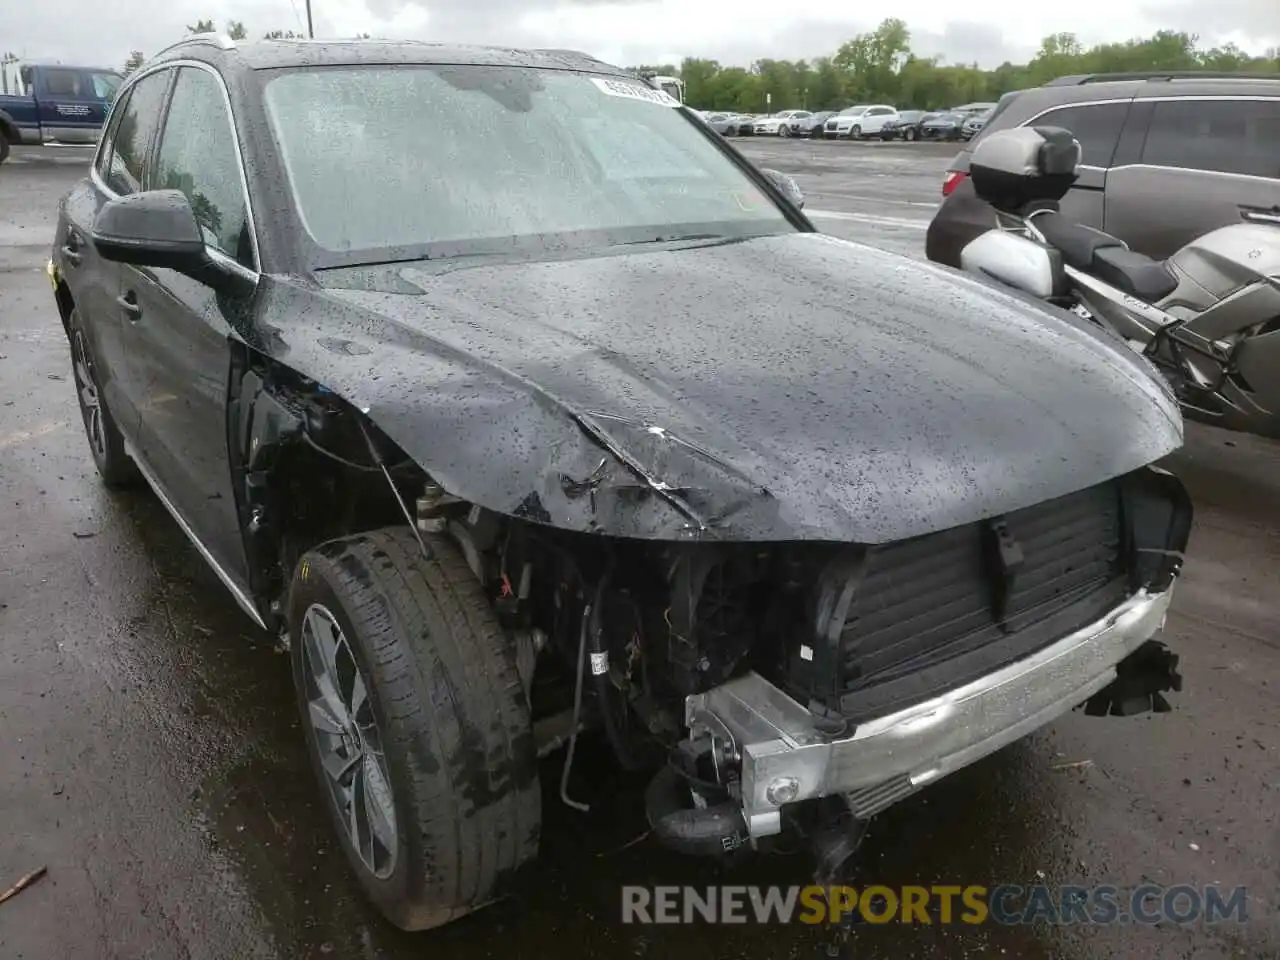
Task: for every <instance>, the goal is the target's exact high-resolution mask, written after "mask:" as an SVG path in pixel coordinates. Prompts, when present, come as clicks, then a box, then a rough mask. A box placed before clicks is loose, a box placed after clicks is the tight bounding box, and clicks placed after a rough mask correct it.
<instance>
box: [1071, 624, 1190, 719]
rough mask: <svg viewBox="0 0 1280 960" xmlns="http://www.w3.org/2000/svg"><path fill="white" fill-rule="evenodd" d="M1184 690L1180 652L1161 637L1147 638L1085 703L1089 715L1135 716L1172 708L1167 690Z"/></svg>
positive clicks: (1174, 691)
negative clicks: (1108, 682) (1180, 671)
mask: <svg viewBox="0 0 1280 960" xmlns="http://www.w3.org/2000/svg"><path fill="white" fill-rule="evenodd" d="M1181 690H1182V674H1181V673H1179V672H1178V655H1177V654H1176V653H1173V652H1172V651H1170V650H1169V648H1168V647H1166V646H1165V645H1164V644H1163V643H1161V642H1160V641H1159V640H1148V641H1147V642H1146V643H1144V644H1143V645H1142V646H1140V647H1138V649H1137V650H1135V651H1133V653H1131V654H1129V656H1127V657H1125V658H1124V659H1123V660H1121V661H1120V663H1119V664H1117V665H1116V679H1115V680H1113V681H1112V682H1111V683H1110V684H1109V685H1108V686H1106V687H1104V688H1103V689H1102V690H1099V691H1098V692H1097V693H1095V694H1094V695H1093V696H1092V697H1090V698H1089V699H1088V700H1087V701H1085V704H1084V712H1085V714H1086V715H1087V716H1090V717H1107V716H1110V717H1133V716H1137V715H1138V714H1142V713H1146V712H1147V711H1151V712H1153V713H1168V712H1169V711H1171V710H1172V709H1173V707H1172V706H1170V705H1169V701H1168V700H1166V699H1165V697H1164V694H1165V693H1170V692H1172V693H1178V692H1180V691H1181Z"/></svg>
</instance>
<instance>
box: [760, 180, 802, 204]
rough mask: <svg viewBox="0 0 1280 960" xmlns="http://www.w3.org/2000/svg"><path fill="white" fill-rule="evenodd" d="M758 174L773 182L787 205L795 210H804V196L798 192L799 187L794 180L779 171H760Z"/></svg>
mask: <svg viewBox="0 0 1280 960" xmlns="http://www.w3.org/2000/svg"><path fill="white" fill-rule="evenodd" d="M760 172H761V173H763V174H764V175H765V176H766V177H768V178H769V179H770V180H772V181H773V185H774V186H775V187H777V188H778V190H780V191H781V192H782V195H783V196H784V197H786V198H787V202H788V203H790V204H791V205H792V206H793V207H795V208H796V209H797V210H803V209H804V194H803V193H801V192H800V185H799V184H798V183H796V182H795V180H794V179H792V178H791V177H788V176H787V175H786V174H785V173H783V172H781V171H780V170H761V171H760Z"/></svg>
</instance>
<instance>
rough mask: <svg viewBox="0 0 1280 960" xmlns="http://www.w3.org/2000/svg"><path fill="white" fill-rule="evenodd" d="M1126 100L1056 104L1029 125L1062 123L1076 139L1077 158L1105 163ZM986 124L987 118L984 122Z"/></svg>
mask: <svg viewBox="0 0 1280 960" xmlns="http://www.w3.org/2000/svg"><path fill="white" fill-rule="evenodd" d="M1128 112H1129V104H1128V102H1125V103H1096V104H1080V105H1078V106H1073V107H1058V108H1057V109H1055V110H1050V111H1048V112H1047V113H1044V114H1042V115H1041V116H1039V117H1037V118H1036V119H1035V120H1032V121H1028V123H1027V126H1029V127H1032V126H1034V127H1062V128H1063V129H1065V130H1070V131H1071V134H1072V136H1074V137H1075V138H1076V139H1077V140H1079V141H1080V149H1081V152H1082V154H1083V155H1082V157H1081V160H1080V162H1081V163H1085V164H1088V165H1089V166H1092V167H1109V166H1111V158H1112V156H1114V155H1115V152H1116V144H1117V143H1119V142H1120V131H1121V130H1123V129H1124V118H1125V116H1126V115H1127V114H1128ZM988 126H990V122H988Z"/></svg>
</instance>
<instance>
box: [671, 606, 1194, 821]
mask: <svg viewBox="0 0 1280 960" xmlns="http://www.w3.org/2000/svg"><path fill="white" fill-rule="evenodd" d="M1172 593H1173V590H1172V587H1170V588H1169V589H1167V590H1165V591H1163V592H1161V593H1155V594H1152V593H1147V592H1145V591H1139V592H1138V593H1136V594H1134V595H1133V596H1132V597H1130V598H1129V599H1128V600H1126V601H1125V602H1124V603H1122V604H1120V605H1119V606H1118V607H1116V608H1115V609H1114V610H1112V611H1111V612H1110V613H1108V614H1107V615H1106V616H1105V617H1103V618H1102V619H1100V620H1098V621H1096V622H1094V623H1092V624H1089V625H1088V626H1086V627H1083V628H1081V629H1079V630H1077V631H1075V632H1073V633H1071V634H1068V635H1067V636H1065V637H1063V638H1062V639H1061V640H1058V641H1056V642H1055V643H1053V644H1051V645H1050V646H1048V647H1046V648H1044V649H1042V650H1040V651H1038V652H1037V653H1035V654H1032V655H1031V656H1028V657H1026V658H1024V659H1022V660H1019V661H1018V662H1016V663H1012V664H1010V665H1009V666H1007V667H1004V668H1003V669H1000V670H997V671H995V672H993V673H991V674H988V675H987V676H985V677H982V678H981V679H979V680H976V681H974V682H972V683H969V684H966V685H964V686H962V687H959V688H957V689H955V690H951V691H949V692H947V693H944V694H941V695H939V696H937V697H933V698H932V699H930V700H927V701H925V702H924V703H920V704H917V705H916V706H913V707H909V708H907V709H904V710H900V711H898V712H895V713H892V714H888V715H886V716H883V717H878V718H875V719H873V720H870V721H868V722H866V723H862V724H860V725H859V726H858V727H857V729H856V730H855V731H854V732H853V734H852V735H850V736H847V737H841V738H837V739H833V738H832V737H831V736H830V735H829V734H824V733H822V732H821V731H820V729H818V727H817V726H816V725H815V722H814V717H813V715H812V714H811V713H810V712H809V711H808V710H806V709H805V708H804V706H802V705H801V704H799V703H797V702H796V701H795V700H793V699H792V698H791V697H789V696H787V694H785V693H784V692H783V691H782V690H780V689H779V688H777V687H775V686H774V685H773V684H771V683H770V682H769V681H767V680H765V679H764V678H763V677H762V676H760V675H759V674H756V673H749V674H746V675H744V676H741V677H738V678H736V679H734V680H731V681H729V682H728V683H725V684H723V685H722V686H719V687H716V688H714V689H712V690H708V691H706V692H705V693H701V694H695V695H693V696H690V697H688V698H687V700H686V702H685V722H686V723H687V724H688V726H689V728H690V732H691V734H692V735H693V736H694V737H698V736H702V735H711V736H714V737H717V738H726V737H727V738H729V739H731V740H732V752H733V753H734V754H735V755H736V756H738V757H740V759H741V767H742V768H741V795H742V797H741V804H742V812H743V817H744V819H745V822H746V825H747V830H748V832H749V834H750V835H751V836H752V837H763V836H770V835H773V834H777V833H779V832H780V831H781V829H782V821H781V811H782V807H783V806H785V805H786V804H788V803H794V802H797V801H801V800H811V799H815V798H818V797H826V796H832V795H843V796H844V797H845V798H846V799H847V800H848V802H849V805H850V808H851V809H852V811H853V812H854V814H855V815H858V816H871V815H873V814H875V813H877V812H879V811H880V810H883V809H884V808H885V807H887V806H889V805H890V804H892V803H894V802H896V801H898V800H900V799H902V798H903V797H905V796H907V795H908V794H910V793H913V792H914V791H916V790H917V789H919V788H920V787H922V786H924V785H925V784H926V783H929V782H931V781H933V780H936V779H938V778H939V777H942V776H945V775H946V774H948V773H951V772H953V771H955V770H958V769H960V768H961V767H964V766H967V765H968V764H970V763H973V762H974V761H976V760H979V759H981V758H982V757H984V756H986V755H988V754H990V753H993V752H994V751H996V750H998V749H1000V748H1001V747H1003V746H1005V745H1006V744H1009V743H1012V742H1013V741H1014V740H1017V739H1019V738H1021V737H1023V736H1026V735H1027V734H1029V733H1031V732H1032V731H1034V730H1036V729H1038V728H1039V727H1041V726H1044V725H1045V724H1047V723H1049V722H1050V721H1052V720H1053V719H1055V718H1056V717H1058V716H1060V715H1062V714H1064V713H1066V712H1067V711H1069V710H1071V709H1072V708H1074V707H1076V706H1078V705H1080V704H1082V703H1084V702H1085V701H1087V700H1089V699H1090V698H1092V697H1094V696H1095V695H1096V694H1098V693H1099V692H1101V691H1103V690H1104V689H1106V688H1108V687H1109V686H1111V684H1112V683H1113V681H1115V680H1116V679H1117V665H1118V664H1120V662H1121V661H1123V660H1124V659H1125V658H1126V657H1128V656H1129V655H1130V654H1132V653H1133V652H1134V651H1136V650H1137V649H1138V648H1139V647H1141V646H1142V644H1143V643H1145V642H1146V641H1147V640H1148V639H1149V638H1150V637H1151V636H1152V635H1153V634H1155V633H1156V632H1157V631H1158V630H1159V629H1160V627H1161V625H1162V624H1163V622H1164V617H1165V614H1166V611H1167V610H1168V607H1169V601H1170V599H1171V596H1172Z"/></svg>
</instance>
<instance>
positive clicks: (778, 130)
mask: <svg viewBox="0 0 1280 960" xmlns="http://www.w3.org/2000/svg"><path fill="white" fill-rule="evenodd" d="M811 116H813V114H812V113H810V112H809V111H808V110H783V111H782V112H781V113H775V114H774V115H773V116H771V117H764V118H762V119H760V120H757V121H756V125H755V130H754V132H755V134H756V136H759V137H779V136H783V135H784V131H785V132H786V133H790V132H791V121H793V120H803V119H804V118H805V117H811Z"/></svg>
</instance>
